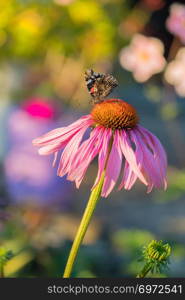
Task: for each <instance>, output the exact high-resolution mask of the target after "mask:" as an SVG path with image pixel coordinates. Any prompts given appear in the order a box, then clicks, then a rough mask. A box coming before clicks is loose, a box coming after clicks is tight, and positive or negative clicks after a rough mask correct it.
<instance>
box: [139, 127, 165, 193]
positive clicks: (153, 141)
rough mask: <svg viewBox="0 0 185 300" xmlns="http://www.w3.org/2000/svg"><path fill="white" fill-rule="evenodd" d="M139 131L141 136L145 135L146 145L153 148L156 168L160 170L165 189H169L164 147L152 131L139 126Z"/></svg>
mask: <svg viewBox="0 0 185 300" xmlns="http://www.w3.org/2000/svg"><path fill="white" fill-rule="evenodd" d="M138 128H139V131H140V133H141V134H143V136H144V138H145V140H146V143H147V144H148V145H149V147H150V148H151V150H152V152H153V154H154V159H155V161H156V167H157V168H158V170H159V172H160V176H161V181H163V182H164V188H165V189H166V187H167V182H166V168H167V157H166V153H165V151H164V148H163V146H162V145H161V143H160V141H159V139H158V138H157V137H156V136H155V135H153V134H152V133H151V132H150V131H148V130H147V129H145V128H144V127H142V126H138Z"/></svg>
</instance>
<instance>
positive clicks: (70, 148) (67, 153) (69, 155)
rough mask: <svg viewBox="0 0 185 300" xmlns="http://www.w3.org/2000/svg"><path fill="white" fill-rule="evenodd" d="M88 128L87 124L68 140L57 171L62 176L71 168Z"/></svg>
mask: <svg viewBox="0 0 185 300" xmlns="http://www.w3.org/2000/svg"><path fill="white" fill-rule="evenodd" d="M86 130H87V126H84V127H83V128H81V129H80V130H79V131H78V132H77V133H76V134H75V135H74V136H73V137H72V138H71V140H70V141H69V142H68V144H67V146H66V147H65V149H64V151H63V153H62V155H61V158H60V162H59V167H58V171H57V174H58V176H60V177H62V176H64V175H65V174H66V173H67V172H69V171H70V170H71V168H72V162H73V160H74V157H75V156H76V155H77V151H78V148H79V145H80V143H81V140H82V137H83V135H84V133H85V131H86Z"/></svg>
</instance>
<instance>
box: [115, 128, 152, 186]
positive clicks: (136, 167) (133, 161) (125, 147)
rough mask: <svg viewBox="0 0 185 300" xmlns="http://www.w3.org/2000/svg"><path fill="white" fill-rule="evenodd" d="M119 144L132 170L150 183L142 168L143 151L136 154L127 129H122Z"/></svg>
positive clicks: (143, 180) (145, 181)
mask: <svg viewBox="0 0 185 300" xmlns="http://www.w3.org/2000/svg"><path fill="white" fill-rule="evenodd" d="M131 132H132V130H130V133H131ZM119 144H120V148H121V150H122V153H123V155H124V157H125V159H126V160H127V162H128V164H129V166H130V168H131V169H132V171H133V172H134V173H135V174H136V175H137V177H138V178H139V179H140V180H141V182H143V183H144V184H145V185H147V184H148V183H147V180H146V178H145V176H144V174H143V172H142V170H141V166H142V161H143V155H142V152H141V151H140V152H138V153H137V156H136V153H135V152H134V151H133V149H132V146H131V142H130V140H129V136H128V133H127V131H125V130H122V131H120V137H119Z"/></svg>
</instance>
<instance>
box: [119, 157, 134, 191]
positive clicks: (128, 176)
mask: <svg viewBox="0 0 185 300" xmlns="http://www.w3.org/2000/svg"><path fill="white" fill-rule="evenodd" d="M136 180H137V175H136V174H135V173H134V172H133V171H132V169H131V168H130V166H129V164H128V162H127V161H125V167H124V171H123V179H122V181H121V183H120V186H119V188H118V190H121V189H122V188H123V187H124V188H125V189H126V190H130V189H131V188H132V186H133V185H134V183H135V182H136Z"/></svg>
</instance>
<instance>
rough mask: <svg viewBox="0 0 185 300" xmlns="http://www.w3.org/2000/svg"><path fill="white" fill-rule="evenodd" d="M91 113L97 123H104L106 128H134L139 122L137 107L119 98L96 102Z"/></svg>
mask: <svg viewBox="0 0 185 300" xmlns="http://www.w3.org/2000/svg"><path fill="white" fill-rule="evenodd" d="M91 115H92V118H93V120H94V121H95V123H96V124H97V125H102V126H104V127H105V128H111V129H124V128H133V127H135V126H136V124H137V123H138V115H137V112H136V110H135V108H134V107H133V106H132V105H130V104H128V103H127V102H125V101H122V100H119V99H109V100H106V101H103V102H100V103H98V104H96V105H95V106H94V107H93V109H92V111H91Z"/></svg>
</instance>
